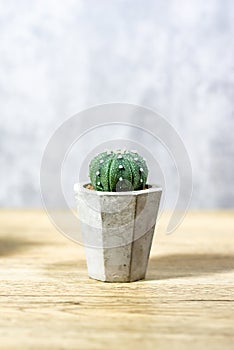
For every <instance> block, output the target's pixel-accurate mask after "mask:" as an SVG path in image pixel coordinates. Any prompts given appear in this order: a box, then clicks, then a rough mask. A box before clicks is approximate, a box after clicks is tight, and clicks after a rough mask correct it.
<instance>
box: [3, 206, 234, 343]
mask: <svg viewBox="0 0 234 350" xmlns="http://www.w3.org/2000/svg"><path fill="white" fill-rule="evenodd" d="M167 220H168V214H165V215H163V216H162V217H161V218H160V222H159V225H158V227H157V234H156V238H155V239H154V242H153V247H152V254H151V258H150V263H149V268H148V274H147V278H146V280H145V281H139V282H134V283H124V284H119V283H114V284H112V283H103V282H98V281H95V280H91V279H89V278H88V277H87V272H86V264H85V256H84V249H83V247H82V246H80V245H78V244H75V243H73V242H71V241H69V240H68V239H66V238H65V237H63V236H62V235H61V234H60V233H58V232H57V231H56V230H55V229H54V227H53V226H52V225H51V223H50V221H49V219H48V218H47V216H46V215H45V214H44V213H43V212H42V211H39V210H38V211H36V210H34V211H20V210H1V211H0V279H1V283H0V315H1V317H0V347H1V349H3V350H5V349H107V348H108V349H120V348H126V349H142V348H144V349H156V348H157V349H158V348H159V349H169V348H170V349H171V348H172V349H188V348H189V349H198V348H199V349H201V348H206V349H207V348H208V349H209V348H210V349H229V348H230V349H231V348H232V347H233V344H234V244H233V243H234V211H223V212H222V211H202V212H200V211H197V212H196V211H194V212H190V213H189V214H188V215H187V217H186V219H185V221H184V223H183V225H182V226H180V227H179V229H178V230H177V231H176V232H175V233H173V234H172V235H169V236H168V235H165V234H164V229H165V225H166V223H167Z"/></svg>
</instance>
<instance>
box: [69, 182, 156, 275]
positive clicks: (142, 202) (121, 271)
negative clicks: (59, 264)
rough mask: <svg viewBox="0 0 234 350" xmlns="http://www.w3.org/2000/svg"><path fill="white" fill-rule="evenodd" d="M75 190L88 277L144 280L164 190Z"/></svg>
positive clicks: (152, 187) (81, 186)
mask: <svg viewBox="0 0 234 350" xmlns="http://www.w3.org/2000/svg"><path fill="white" fill-rule="evenodd" d="M86 185H87V184H85V183H80V184H76V185H75V186H74V191H75V193H76V199H77V210H78V218H79V221H80V226H81V233H82V239H83V244H84V246H85V251H86V259H87V266H88V274H89V276H90V277H91V278H94V279H97V280H100V281H106V282H131V281H136V280H140V279H143V278H145V274H146V269H147V265H148V260H149V254H150V248H151V243H152V239H153V234H154V229H155V223H156V218H157V214H158V208H159V203H160V198H161V193H162V189H161V188H160V187H158V186H156V185H148V188H147V189H145V190H140V191H131V192H100V191H94V190H89V189H86V188H85V186H86Z"/></svg>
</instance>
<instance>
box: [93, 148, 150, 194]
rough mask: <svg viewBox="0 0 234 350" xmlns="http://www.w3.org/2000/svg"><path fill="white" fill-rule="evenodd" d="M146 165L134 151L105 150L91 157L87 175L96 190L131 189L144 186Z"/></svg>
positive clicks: (140, 188)
mask: <svg viewBox="0 0 234 350" xmlns="http://www.w3.org/2000/svg"><path fill="white" fill-rule="evenodd" d="M147 176H148V167H147V165H146V162H145V160H144V159H143V158H142V157H141V156H140V155H139V154H138V153H137V152H136V151H126V150H117V151H106V152H102V153H100V154H98V155H97V156H96V157H95V158H93V159H92V160H91V162H90V165H89V177H90V180H91V184H92V185H93V187H94V189H95V190H96V191H108V192H116V191H132V190H142V189H144V188H145V185H146V181H147Z"/></svg>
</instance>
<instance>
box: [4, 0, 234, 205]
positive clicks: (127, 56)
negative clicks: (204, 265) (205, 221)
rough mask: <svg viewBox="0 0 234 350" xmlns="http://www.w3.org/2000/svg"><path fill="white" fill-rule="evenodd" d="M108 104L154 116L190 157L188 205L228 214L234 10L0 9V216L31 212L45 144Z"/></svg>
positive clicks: (180, 6)
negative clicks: (153, 111) (78, 117)
mask: <svg viewBox="0 0 234 350" xmlns="http://www.w3.org/2000/svg"><path fill="white" fill-rule="evenodd" d="M106 102H129V103H134V104H140V105H145V106H149V107H151V108H157V110H159V111H161V112H162V113H163V114H164V115H165V116H166V117H167V118H168V120H169V121H170V122H171V123H172V124H173V126H174V127H175V129H176V130H177V131H178V132H179V134H180V135H181V137H182V138H183V140H184V142H185V144H186V147H187V149H188V152H189V154H190V158H191V162H192V167H193V173H194V194H193V198H192V207H208V208H209V207H233V206H234V186H233V174H234V141H233V132H234V105H233V102H234V1H232V0H206V1H204V0H190V1H187V0H146V1H142V0H112V1H110V0H100V1H97V0H83V1H78V0H66V1H64V0H56V1H55V0H38V1H35V0H21V1H18V0H8V1H3V0H2V1H0V113H1V114H0V179H1V186H0V206H4V207H10V206H15V207H21V206H22V207H25V206H26V207H30V206H40V205H41V199H40V191H39V171H40V161H41V157H42V154H43V150H44V148H45V145H46V143H47V142H48V139H49V137H50V136H51V135H52V133H53V131H54V130H55V129H56V128H57V126H58V125H59V124H61V123H62V122H63V121H64V120H65V119H66V118H68V117H69V116H71V115H73V114H75V113H77V112H78V111H80V110H82V109H84V108H87V107H89V106H91V105H95V104H101V103H106ZM172 176H173V174H172Z"/></svg>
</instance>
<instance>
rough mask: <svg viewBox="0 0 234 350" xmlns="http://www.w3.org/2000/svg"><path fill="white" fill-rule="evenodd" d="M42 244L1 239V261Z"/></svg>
mask: <svg viewBox="0 0 234 350" xmlns="http://www.w3.org/2000/svg"><path fill="white" fill-rule="evenodd" d="M38 244H40V243H39V242H33V241H25V240H23V239H22V240H21V239H19V238H15V237H10V236H9V237H0V259H1V258H2V257H4V256H9V255H14V254H17V253H19V252H22V251H23V250H26V249H28V248H30V247H32V246H35V245H38Z"/></svg>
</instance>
